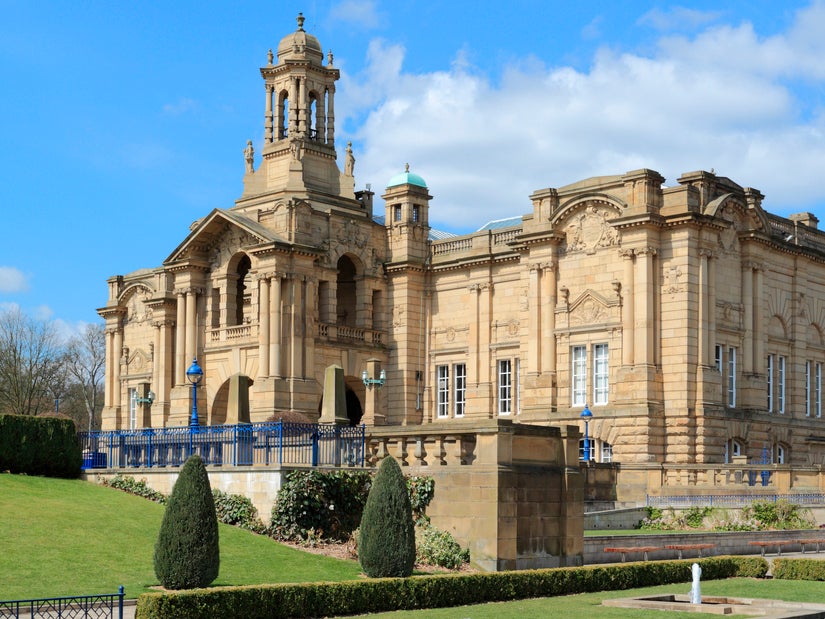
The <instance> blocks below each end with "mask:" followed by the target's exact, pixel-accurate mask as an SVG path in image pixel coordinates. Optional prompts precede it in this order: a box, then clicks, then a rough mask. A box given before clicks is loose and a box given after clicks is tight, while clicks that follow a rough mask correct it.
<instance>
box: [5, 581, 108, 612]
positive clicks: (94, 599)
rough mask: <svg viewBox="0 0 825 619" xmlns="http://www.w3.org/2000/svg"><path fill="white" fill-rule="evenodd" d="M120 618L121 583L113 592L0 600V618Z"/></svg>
mask: <svg viewBox="0 0 825 619" xmlns="http://www.w3.org/2000/svg"><path fill="white" fill-rule="evenodd" d="M20 617H26V618H27V619H39V618H44V619H45V618H46V617H48V618H49V619H115V618H117V619H123V585H121V586H120V587H118V592H117V593H101V594H98V595H76V596H71V597H61V598H41V599H36V600H7V601H0V619H18V618H20Z"/></svg>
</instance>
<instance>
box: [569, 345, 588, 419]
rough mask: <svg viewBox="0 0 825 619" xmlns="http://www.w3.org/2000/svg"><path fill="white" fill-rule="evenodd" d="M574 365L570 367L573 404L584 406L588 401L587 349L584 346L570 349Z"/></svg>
mask: <svg viewBox="0 0 825 619" xmlns="http://www.w3.org/2000/svg"><path fill="white" fill-rule="evenodd" d="M570 357H571V359H572V367H571V369H570V376H571V379H570V388H571V391H572V402H571V403H572V405H573V406H584V405H585V404H586V403H587V402H586V400H587V384H586V380H587V351H586V349H585V347H584V346H573V348H572V349H571V350H570Z"/></svg>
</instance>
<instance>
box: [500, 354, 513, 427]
mask: <svg viewBox="0 0 825 619" xmlns="http://www.w3.org/2000/svg"><path fill="white" fill-rule="evenodd" d="M512 385H513V383H512V368H511V364H510V360H509V359H502V360H500V361H499V362H498V413H499V415H509V414H510V413H511V412H512Z"/></svg>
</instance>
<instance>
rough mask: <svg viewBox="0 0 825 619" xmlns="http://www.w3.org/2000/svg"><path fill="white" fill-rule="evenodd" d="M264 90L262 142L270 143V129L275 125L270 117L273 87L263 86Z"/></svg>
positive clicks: (270, 85)
mask: <svg viewBox="0 0 825 619" xmlns="http://www.w3.org/2000/svg"><path fill="white" fill-rule="evenodd" d="M264 90H266V112H264V140H265V141H266V142H272V129H273V127H274V125H275V119H274V118H273V116H272V94H273V92H274V87H273V86H272V84H264Z"/></svg>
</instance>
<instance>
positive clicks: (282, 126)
mask: <svg viewBox="0 0 825 619" xmlns="http://www.w3.org/2000/svg"><path fill="white" fill-rule="evenodd" d="M277 132H278V139H279V140H283V139H284V138H287V137H289V93H287V91H286V90H282V91H281V92H280V93H279V94H278V127H277Z"/></svg>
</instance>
